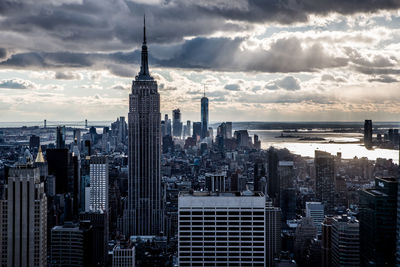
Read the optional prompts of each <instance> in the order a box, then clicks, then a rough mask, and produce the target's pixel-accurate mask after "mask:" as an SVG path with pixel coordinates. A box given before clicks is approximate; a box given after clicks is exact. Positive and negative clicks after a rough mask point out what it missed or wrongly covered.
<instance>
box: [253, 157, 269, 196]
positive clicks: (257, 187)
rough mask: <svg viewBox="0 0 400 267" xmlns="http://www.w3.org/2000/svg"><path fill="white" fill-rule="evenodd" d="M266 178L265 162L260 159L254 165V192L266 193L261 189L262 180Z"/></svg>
mask: <svg viewBox="0 0 400 267" xmlns="http://www.w3.org/2000/svg"><path fill="white" fill-rule="evenodd" d="M265 176H266V171H265V162H264V161H262V160H260V159H258V160H256V161H255V163H254V191H261V192H263V193H264V190H263V188H261V178H263V177H265Z"/></svg>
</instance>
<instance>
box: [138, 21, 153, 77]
mask: <svg viewBox="0 0 400 267" xmlns="http://www.w3.org/2000/svg"><path fill="white" fill-rule="evenodd" d="M148 58H149V54H148V52H147V41H146V17H145V16H144V17H143V44H142V61H141V65H140V72H139V74H138V75H137V76H136V80H153V77H151V76H150V72H149V62H148Z"/></svg>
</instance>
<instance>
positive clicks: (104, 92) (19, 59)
mask: <svg viewBox="0 0 400 267" xmlns="http://www.w3.org/2000/svg"><path fill="white" fill-rule="evenodd" d="M398 7H399V4H398V3H396V2H393V1H379V2H376V1H362V2H359V3H352V4H348V3H347V2H346V1H340V2H337V3H336V4H335V5H332V4H331V3H330V2H319V3H318V5H315V3H311V2H310V1H308V0H303V1H300V2H296V3H294V2H288V3H287V4H285V5H280V6H278V5H275V4H274V2H272V1H265V3H263V4H261V3H258V2H257V1H252V0H251V1H250V0H249V1H240V2H239V1H235V2H233V1H225V0H220V1H217V2H216V3H208V2H205V1H196V2H191V1H190V2H184V1H180V0H179V1H168V2H162V1H149V2H147V3H146V4H145V3H144V1H138V0H135V1H134V0H132V1H126V0H119V1H115V2H113V3H109V2H107V1H79V0H63V1H41V2H39V3H35V5H33V3H32V2H31V1H13V2H7V3H5V4H3V5H2V6H1V8H0V12H1V14H2V20H1V23H0V37H1V40H2V41H1V42H0V121H32V120H35V121H41V120H43V119H48V120H64V121H73V120H83V119H84V118H87V119H89V120H92V121H98V120H112V119H114V118H115V117H118V116H121V115H125V116H126V110H127V108H128V101H127V99H128V97H127V96H128V93H129V85H130V81H131V80H132V78H133V77H134V70H135V69H136V68H137V67H138V65H139V63H140V62H139V61H138V56H139V54H140V47H139V43H140V41H139V40H140V39H141V36H140V32H141V31H140V25H141V20H142V16H143V14H144V13H146V18H147V21H148V27H149V28H150V33H149V35H148V39H150V40H151V42H152V52H151V53H150V55H149V63H150V64H151V65H152V66H154V67H153V76H154V78H155V80H157V82H158V83H159V87H160V88H159V89H160V90H159V92H160V95H161V113H162V114H164V113H168V114H171V111H172V110H174V109H177V108H179V109H180V110H181V112H182V117H183V121H186V120H191V121H200V116H199V114H198V110H199V108H200V99H201V97H202V94H203V87H204V85H206V86H207V97H208V98H209V101H210V106H209V113H210V118H209V120H210V122H217V121H226V120H228V121H362V120H364V119H366V118H368V119H372V120H374V121H396V120H397V118H398V117H399V115H400V109H399V108H398V107H397V102H398V101H399V100H400V99H399V96H398V94H397V91H398V82H399V81H398V80H399V79H398V75H399V73H400V69H399V60H398V57H397V56H396V52H397V50H398V43H399V29H398V28H399V27H398V23H397V22H398V21H399V19H400V15H399V12H398ZM104 14H111V15H107V16H105V15H104ZM193 16H195V17H196V18H197V19H196V20H192V17H193ZM38 107H40V108H38ZM66 110H68V112H65V111H66Z"/></svg>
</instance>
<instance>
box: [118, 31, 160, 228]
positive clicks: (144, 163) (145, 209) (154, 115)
mask: <svg viewBox="0 0 400 267" xmlns="http://www.w3.org/2000/svg"><path fill="white" fill-rule="evenodd" d="M141 56H142V59H141V66H140V72H139V73H138V75H137V76H136V77H135V80H134V81H133V83H132V92H131V94H130V95H129V113H128V127H129V138H128V167H129V178H128V209H126V210H125V211H124V229H123V230H124V234H125V235H126V236H130V235H158V234H160V232H161V231H162V229H163V227H162V220H163V219H162V214H163V212H162V207H161V201H162V200H161V177H160V161H161V130H160V126H161V114H160V94H159V93H158V90H157V82H156V81H155V80H154V78H153V77H152V76H150V72H149V65H148V52H147V43H146V27H145V25H144V27H143V45H142V54H141Z"/></svg>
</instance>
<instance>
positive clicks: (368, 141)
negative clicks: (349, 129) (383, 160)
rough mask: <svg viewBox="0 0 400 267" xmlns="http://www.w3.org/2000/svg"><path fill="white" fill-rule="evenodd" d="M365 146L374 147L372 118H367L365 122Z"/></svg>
mask: <svg viewBox="0 0 400 267" xmlns="http://www.w3.org/2000/svg"><path fill="white" fill-rule="evenodd" d="M364 146H365V147H366V148H372V120H365V123H364Z"/></svg>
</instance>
